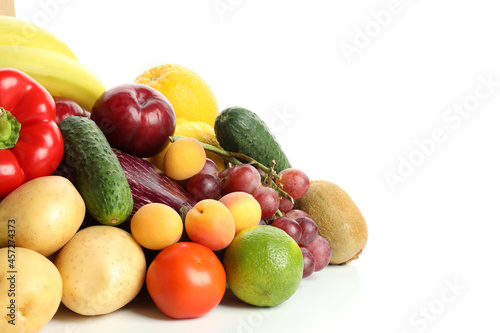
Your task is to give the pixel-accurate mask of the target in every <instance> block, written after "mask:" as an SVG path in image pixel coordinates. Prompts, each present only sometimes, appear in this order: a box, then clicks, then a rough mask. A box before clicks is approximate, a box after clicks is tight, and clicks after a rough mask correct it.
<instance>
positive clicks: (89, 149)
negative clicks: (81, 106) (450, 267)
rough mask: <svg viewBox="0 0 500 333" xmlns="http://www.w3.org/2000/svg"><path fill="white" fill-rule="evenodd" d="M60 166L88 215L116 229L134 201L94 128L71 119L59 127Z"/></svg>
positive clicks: (113, 157)
mask: <svg viewBox="0 0 500 333" xmlns="http://www.w3.org/2000/svg"><path fill="white" fill-rule="evenodd" d="M58 126H59V129H60V130H61V133H62V137H63V141H64V156H63V160H62V163H63V164H64V165H65V167H67V168H68V169H69V171H70V173H71V176H72V177H73V181H74V183H75V187H76V188H77V189H78V191H79V192H80V195H81V196H82V198H83V200H84V201H85V205H86V207H87V211H88V212H89V213H90V215H92V217H93V218H94V219H95V220H96V221H97V222H100V223H101V224H106V225H118V224H120V223H122V222H123V221H125V220H126V219H127V218H128V217H129V216H130V214H131V212H132V208H133V198H132V192H131V190H130V186H129V184H128V181H127V178H126V177H125V173H124V172H123V169H122V166H121V165H120V162H119V161H118V158H117V157H116V155H115V154H114V152H113V149H112V148H111V146H110V145H109V143H108V141H107V140H106V137H105V136H104V133H103V132H102V131H101V129H100V128H99V127H98V126H97V124H96V123H95V122H94V121H93V120H91V119H89V118H86V117H79V116H70V117H68V118H66V119H64V120H63V121H61V122H60V123H59V124H58Z"/></svg>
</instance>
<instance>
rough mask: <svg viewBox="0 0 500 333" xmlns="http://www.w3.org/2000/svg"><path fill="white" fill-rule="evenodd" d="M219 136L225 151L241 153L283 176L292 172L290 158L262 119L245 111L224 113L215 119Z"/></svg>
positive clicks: (229, 110)
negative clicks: (273, 162)
mask: <svg viewBox="0 0 500 333" xmlns="http://www.w3.org/2000/svg"><path fill="white" fill-rule="evenodd" d="M214 131H215V136H216V138H217V141H219V144H220V145H221V147H222V148H224V149H225V150H228V151H231V152H237V153H241V154H244V155H247V156H249V157H252V158H253V159H255V160H257V161H258V162H260V163H261V164H263V165H265V166H267V167H270V166H271V164H272V161H275V162H276V165H275V166H274V170H275V171H276V172H278V173H279V172H280V171H282V170H284V169H288V168H291V167H292V166H291V164H290V162H289V161H288V157H287V156H286V154H285V153H284V152H283V149H282V148H281V146H280V144H279V143H278V141H277V140H276V138H275V137H274V135H273V134H272V133H271V131H270V130H269V128H268V127H267V125H266V124H265V122H264V121H263V120H262V119H260V118H259V116H258V115H257V114H256V113H254V112H252V111H250V110H247V109H245V108H242V107H238V106H233V107H229V108H227V109H224V110H223V111H222V112H221V113H219V115H218V116H217V118H216V119H215V126H214Z"/></svg>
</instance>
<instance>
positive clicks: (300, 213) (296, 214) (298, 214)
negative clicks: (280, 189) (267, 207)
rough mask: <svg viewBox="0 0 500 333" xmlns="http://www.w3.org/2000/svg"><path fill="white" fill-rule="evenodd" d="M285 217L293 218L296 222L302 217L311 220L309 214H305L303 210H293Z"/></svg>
mask: <svg viewBox="0 0 500 333" xmlns="http://www.w3.org/2000/svg"><path fill="white" fill-rule="evenodd" d="M285 216H286V217H289V218H292V219H294V220H296V219H297V218H299V217H302V216H305V217H309V218H310V216H309V214H307V213H306V212H304V211H303V210H300V209H292V210H290V211H288V212H286V213H285Z"/></svg>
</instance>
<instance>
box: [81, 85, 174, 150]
mask: <svg viewBox="0 0 500 333" xmlns="http://www.w3.org/2000/svg"><path fill="white" fill-rule="evenodd" d="M90 118H91V119H92V120H94V121H95V123H96V124H97V126H99V128H100V129H101V130H102V131H103V133H104V135H105V136H106V138H107V139H108V142H109V144H110V145H111V147H113V148H116V149H119V150H121V151H124V152H126V153H129V154H131V155H134V156H138V157H151V156H153V155H156V154H158V153H159V152H161V151H162V150H163V149H164V148H165V147H166V146H167V144H168V138H169V136H171V135H173V134H174V130H175V112H174V109H173V107H172V104H171V103H170V101H169V100H168V99H167V98H166V97H165V96H164V95H163V94H162V93H160V92H159V91H157V90H156V89H154V88H151V87H149V86H146V85H143V84H138V83H125V84H122V85H119V86H116V87H113V88H110V89H108V90H106V91H105V92H104V93H103V94H102V95H101V96H100V97H99V98H98V99H97V101H96V102H95V104H94V106H93V107H92V112H91V115H90Z"/></svg>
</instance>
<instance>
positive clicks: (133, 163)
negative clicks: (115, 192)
mask: <svg viewBox="0 0 500 333" xmlns="http://www.w3.org/2000/svg"><path fill="white" fill-rule="evenodd" d="M114 152H115V155H116V156H117V157H118V160H119V161H120V164H121V166H122V168H123V171H124V172H125V176H126V177H127V180H128V184H129V186H130V190H131V191H132V198H133V199H134V208H133V210H132V214H131V215H130V216H133V215H134V214H135V212H137V210H138V209H139V208H140V207H142V206H144V205H145V204H148V203H163V204H165V205H167V206H170V207H172V208H173V209H175V210H176V211H177V212H178V213H179V214H181V216H182V214H185V212H187V211H188V210H189V209H191V208H192V207H193V206H194V205H195V204H196V200H195V199H194V198H193V197H192V196H191V195H190V194H189V193H187V192H186V191H185V190H184V189H183V188H182V187H181V186H180V185H179V184H177V183H176V182H175V181H173V180H172V179H170V178H168V177H167V176H166V175H165V174H164V173H162V172H161V171H160V170H158V169H157V168H156V167H155V166H154V165H153V164H151V163H149V162H148V161H145V160H143V159H142V158H140V157H137V156H133V155H130V154H127V153H125V152H122V151H120V150H114Z"/></svg>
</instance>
